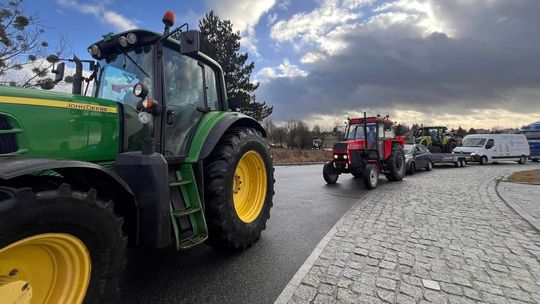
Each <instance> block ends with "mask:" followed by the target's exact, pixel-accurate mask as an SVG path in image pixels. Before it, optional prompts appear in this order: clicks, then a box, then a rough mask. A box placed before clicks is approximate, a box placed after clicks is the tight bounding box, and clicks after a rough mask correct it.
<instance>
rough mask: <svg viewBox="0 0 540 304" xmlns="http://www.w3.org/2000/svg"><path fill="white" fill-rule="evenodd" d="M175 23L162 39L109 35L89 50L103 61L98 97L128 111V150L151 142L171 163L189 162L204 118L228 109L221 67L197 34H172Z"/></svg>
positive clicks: (134, 33) (140, 33)
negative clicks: (203, 49)
mask: <svg viewBox="0 0 540 304" xmlns="http://www.w3.org/2000/svg"><path fill="white" fill-rule="evenodd" d="M167 18H169V19H167ZM170 18H173V17H172V16H171V15H166V16H165V17H164V23H165V24H166V28H165V32H164V33H163V34H158V33H155V32H151V31H147V30H130V31H126V32H123V33H119V34H114V35H113V34H108V35H105V36H103V39H102V40H100V41H98V42H96V43H94V44H92V45H91V46H90V47H89V48H88V52H89V53H90V55H91V56H92V57H93V58H94V59H95V60H97V62H98V63H97V66H96V67H95V69H94V74H93V75H94V78H95V86H94V91H93V96H94V97H98V98H102V99H108V100H114V101H116V102H118V103H119V104H120V105H121V107H122V109H123V111H122V112H123V121H124V123H125V125H124V129H123V134H122V135H123V136H122V141H123V142H122V147H123V150H124V151H141V150H142V148H143V147H142V146H143V141H144V140H145V139H147V138H151V139H152V141H153V142H154V143H155V150H158V152H160V153H161V154H163V155H164V156H165V157H166V158H184V157H186V156H187V154H188V152H189V147H190V142H191V138H192V137H193V135H194V132H195V130H196V129H197V125H198V123H199V121H200V120H201V118H202V117H203V115H204V113H208V112H210V111H213V110H214V111H223V110H228V105H227V102H226V93H225V84H224V81H223V72H222V69H221V67H220V66H219V65H218V64H217V63H216V62H215V61H214V60H212V59H211V58H210V57H208V56H206V55H205V54H203V53H201V52H199V33H198V32H197V31H194V30H191V31H190V30H185V31H182V29H185V28H183V27H180V28H178V29H177V30H175V31H173V32H169V27H170V26H172V24H173V20H171V19H170ZM167 24H169V26H167ZM173 35H175V38H176V39H178V40H176V39H173V38H172V36H173Z"/></svg>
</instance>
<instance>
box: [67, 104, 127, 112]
mask: <svg viewBox="0 0 540 304" xmlns="http://www.w3.org/2000/svg"><path fill="white" fill-rule="evenodd" d="M67 107H68V108H70V109H74V110H84V111H93V112H105V113H107V112H109V108H110V107H102V106H96V105H89V104H82V103H71V102H70V103H68V105H67ZM115 110H116V109H115Z"/></svg>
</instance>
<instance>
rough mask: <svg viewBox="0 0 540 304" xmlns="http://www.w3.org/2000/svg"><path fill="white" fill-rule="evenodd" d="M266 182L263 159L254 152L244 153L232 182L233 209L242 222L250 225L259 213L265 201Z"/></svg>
mask: <svg viewBox="0 0 540 304" xmlns="http://www.w3.org/2000/svg"><path fill="white" fill-rule="evenodd" d="M266 182H267V181H266V166H265V164H264V161H263V158H262V157H261V155H260V154H259V153H257V152H255V151H248V152H246V154H244V155H243V156H242V158H241V159H240V161H239V162H238V166H237V167H236V170H235V172H234V181H233V201H234V209H235V210H236V214H237V215H238V217H239V218H240V219H241V220H242V221H243V222H245V223H251V222H253V221H254V220H255V219H256V218H257V217H258V216H259V214H260V213H261V210H262V208H263V206H264V201H265V200H266V190H267V187H268V186H267V183H266Z"/></svg>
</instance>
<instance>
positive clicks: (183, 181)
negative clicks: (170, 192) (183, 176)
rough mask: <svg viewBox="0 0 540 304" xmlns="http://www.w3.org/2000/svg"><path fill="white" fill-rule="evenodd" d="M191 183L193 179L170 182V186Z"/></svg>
mask: <svg viewBox="0 0 540 304" xmlns="http://www.w3.org/2000/svg"><path fill="white" fill-rule="evenodd" d="M191 183H192V181H190V180H181V181H177V182H172V183H169V186H170V187H177V186H183V185H187V184H191Z"/></svg>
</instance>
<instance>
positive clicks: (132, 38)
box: [126, 33, 137, 44]
mask: <svg viewBox="0 0 540 304" xmlns="http://www.w3.org/2000/svg"><path fill="white" fill-rule="evenodd" d="M126 39H127V42H128V43H129V44H135V43H137V35H135V34H133V33H129V34H127V36H126Z"/></svg>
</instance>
